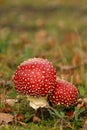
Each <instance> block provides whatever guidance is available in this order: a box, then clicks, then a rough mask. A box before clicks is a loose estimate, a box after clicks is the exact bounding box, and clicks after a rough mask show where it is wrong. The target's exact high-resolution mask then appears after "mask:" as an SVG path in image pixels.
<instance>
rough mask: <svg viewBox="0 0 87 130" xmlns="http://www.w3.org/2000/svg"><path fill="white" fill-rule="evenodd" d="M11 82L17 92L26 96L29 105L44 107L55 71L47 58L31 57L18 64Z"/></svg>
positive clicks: (54, 78)
mask: <svg viewBox="0 0 87 130" xmlns="http://www.w3.org/2000/svg"><path fill="white" fill-rule="evenodd" d="M13 82H14V85H15V89H16V90H17V92H19V93H20V94H26V95H27V96H28V99H29V101H30V106H31V107H33V108H34V109H38V108H39V107H46V106H48V102H47V97H48V94H49V93H51V92H52V91H53V88H54V86H55V82H56V71H55V69H54V67H53V65H52V63H51V62H49V61H48V60H47V59H42V58H31V59H28V60H27V61H24V62H23V63H21V64H20V66H18V68H17V70H16V72H15V73H14V75H13Z"/></svg>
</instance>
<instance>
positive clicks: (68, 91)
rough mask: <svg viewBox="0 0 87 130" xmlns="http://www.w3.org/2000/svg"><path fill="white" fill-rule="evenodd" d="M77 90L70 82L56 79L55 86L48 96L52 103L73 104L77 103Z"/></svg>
mask: <svg viewBox="0 0 87 130" xmlns="http://www.w3.org/2000/svg"><path fill="white" fill-rule="evenodd" d="M77 99H78V90H77V88H76V87H75V86H74V85H72V84H71V83H70V82H67V81H64V80H58V81H57V82H56V86H55V88H54V90H53V92H52V93H51V95H50V96H49V100H50V102H51V103H52V104H53V105H64V106H73V105H75V104H76V103H77Z"/></svg>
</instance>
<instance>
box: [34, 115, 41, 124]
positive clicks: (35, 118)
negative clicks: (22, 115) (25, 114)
mask: <svg viewBox="0 0 87 130" xmlns="http://www.w3.org/2000/svg"><path fill="white" fill-rule="evenodd" d="M40 121H41V120H40V118H39V117H38V116H34V117H33V122H34V123H39V122H40Z"/></svg>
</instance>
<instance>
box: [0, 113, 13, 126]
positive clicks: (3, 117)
mask: <svg viewBox="0 0 87 130" xmlns="http://www.w3.org/2000/svg"><path fill="white" fill-rule="evenodd" d="M12 121H13V116H12V115H11V114H7V113H0V125H1V124H2V123H3V122H4V123H6V124H8V123H10V122H12Z"/></svg>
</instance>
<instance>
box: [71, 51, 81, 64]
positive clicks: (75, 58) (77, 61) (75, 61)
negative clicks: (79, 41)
mask: <svg viewBox="0 0 87 130" xmlns="http://www.w3.org/2000/svg"><path fill="white" fill-rule="evenodd" d="M72 64H73V65H80V64H81V59H80V56H79V55H78V54H77V53H76V54H75V55H74V56H73V58H72Z"/></svg>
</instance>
